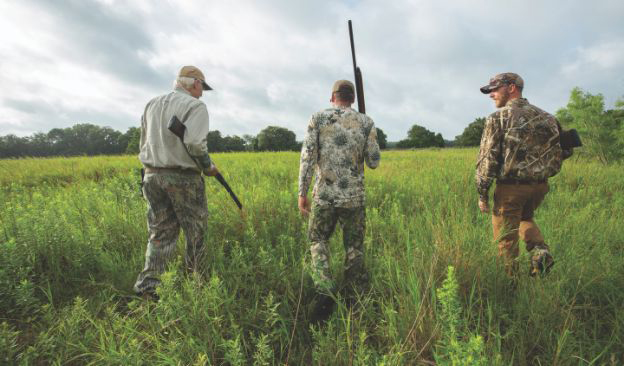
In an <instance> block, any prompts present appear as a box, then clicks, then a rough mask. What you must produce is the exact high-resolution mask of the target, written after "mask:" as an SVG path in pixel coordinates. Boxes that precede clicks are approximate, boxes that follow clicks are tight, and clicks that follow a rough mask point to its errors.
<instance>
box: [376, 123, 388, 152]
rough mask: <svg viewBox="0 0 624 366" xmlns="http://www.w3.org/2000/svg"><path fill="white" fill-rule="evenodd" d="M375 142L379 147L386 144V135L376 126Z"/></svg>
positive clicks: (384, 146)
mask: <svg viewBox="0 0 624 366" xmlns="http://www.w3.org/2000/svg"><path fill="white" fill-rule="evenodd" d="M377 143H378V144H379V148H380V149H385V148H386V147H387V146H388V136H386V134H385V133H384V132H383V130H382V129H381V128H379V127H377Z"/></svg>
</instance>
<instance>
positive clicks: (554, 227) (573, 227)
mask: <svg viewBox="0 0 624 366" xmlns="http://www.w3.org/2000/svg"><path fill="white" fill-rule="evenodd" d="M475 155H476V151H475V149H444V150H442V151H436V150H420V151H416V152H412V151H409V152H408V151H390V152H385V153H384V154H383V156H382V164H381V165H380V167H379V168H378V169H375V170H368V171H367V175H366V184H367V197H366V199H367V205H368V207H367V213H366V214H367V226H366V228H367V232H366V238H365V256H366V265H367V268H368V269H369V271H370V275H371V279H372V282H371V292H370V293H368V294H365V295H363V296H361V297H360V298H359V302H358V303H357V304H356V305H355V306H353V307H351V308H348V307H346V305H345V302H344V301H343V299H342V298H341V295H339V296H338V305H337V308H336V311H335V313H334V314H333V315H332V317H331V318H330V319H329V320H328V321H327V322H326V323H325V324H324V325H322V326H320V325H313V324H311V322H310V319H309V314H310V312H311V309H310V304H312V303H313V301H312V300H313V289H312V285H311V283H310V279H309V277H308V275H307V273H306V272H304V270H305V263H306V257H307V256H308V255H309V243H308V239H307V235H306V226H307V223H306V221H305V220H304V219H302V218H301V216H300V214H299V212H298V210H297V208H296V207H297V186H296V181H297V177H298V169H297V168H298V163H299V154H298V153H295V152H266V153H227V154H218V153H217V154H214V156H213V158H214V159H215V161H217V163H218V165H219V167H220V168H221V170H222V173H223V174H224V175H225V178H226V179H227V180H228V182H229V183H230V185H231V186H232V188H234V189H235V191H236V193H237V194H238V196H239V198H240V199H241V201H242V202H243V204H244V205H245V208H246V212H245V215H244V216H243V215H240V214H239V212H238V210H237V208H236V206H235V205H233V204H232V202H231V200H230V197H229V195H228V194H227V193H226V192H225V191H224V190H223V189H222V188H221V187H220V186H219V184H218V183H217V182H215V180H214V179H206V194H207V197H208V209H209V213H210V216H209V220H208V228H207V233H206V259H205V263H204V264H203V266H202V268H203V269H204V271H203V272H202V273H199V274H195V275H190V274H186V273H185V271H184V268H183V265H182V263H183V261H182V260H181V258H182V256H183V249H184V248H183V247H184V243H183V241H182V240H180V243H179V246H178V250H177V252H176V253H175V254H174V257H175V259H174V260H173V261H172V262H171V263H170V266H169V268H168V270H167V272H166V273H165V275H164V276H163V277H162V280H163V284H162V286H161V287H160V288H159V290H158V291H159V294H160V297H161V301H160V302H158V303H154V302H148V301H144V300H142V299H139V298H136V297H134V296H133V295H132V285H133V283H134V280H135V278H136V275H137V273H138V272H139V271H140V270H141V268H142V266H143V261H144V252H145V244H146V242H147V228H146V223H145V210H146V206H145V201H144V200H143V199H142V197H141V196H140V194H139V193H138V190H137V187H138V186H137V182H138V175H137V174H136V173H135V170H136V169H137V168H138V167H139V163H138V161H137V160H136V157H129V156H113V157H93V158H87V157H80V158H67V159H60V158H55V159H20V160H2V161H0V323H6V325H2V326H0V340H1V341H0V363H2V364H4V363H7V364H15V363H17V364H25V365H31V364H33V365H37V364H80V365H82V364H97V365H100V364H101V365H109V364H112V365H118V364H124V365H125V364H127V365H138V364H172V365H177V364H180V365H222V364H230V363H231V364H259V365H262V364H264V365H266V364H268V365H283V364H286V363H288V364H289V365H309V364H321V365H358V364H359V365H413V364H432V363H433V362H434V361H436V362H437V363H443V362H446V361H448V360H450V356H451V355H470V354H472V355H473V356H474V357H475V360H478V357H477V356H479V357H487V358H488V364H495V365H496V364H500V365H511V364H513V365H534V364H536V365H539V364H541V365H551V364H568V363H578V362H577V361H578V360H580V359H583V360H587V362H585V361H580V362H581V363H583V364H585V363H587V364H595V365H602V364H607V365H609V364H622V363H623V362H624V359H623V358H622V355H623V354H624V346H623V343H622V342H621V340H622V339H624V309H623V308H622V306H621V304H622V303H624V288H623V284H624V265H623V264H624V263H623V258H622V256H621V255H620V254H621V250H622V245H621V241H619V240H617V239H618V238H622V237H624V226H622V225H621V222H622V220H624V213H623V212H622V209H621V208H622V207H623V206H624V173H623V170H622V167H621V164H619V163H614V164H610V165H602V164H600V163H598V162H596V161H593V160H591V159H584V158H582V157H581V158H580V159H571V160H569V161H567V162H566V165H565V166H564V169H563V170H562V172H561V173H560V174H558V175H557V176H556V177H555V178H554V179H552V180H551V181H550V185H551V186H550V193H549V194H548V196H547V197H546V200H545V202H544V204H543V205H542V206H541V207H540V208H539V210H538V212H537V219H538V221H539V224H540V228H541V230H542V233H543V234H544V236H545V237H546V240H547V242H548V244H549V245H550V247H551V249H552V252H553V255H554V256H555V260H556V261H557V266H556V267H555V269H554V270H553V271H552V272H551V273H550V275H549V276H548V277H546V278H543V279H530V278H528V276H527V277H522V278H521V279H520V281H519V282H518V286H517V289H515V290H513V289H511V288H509V283H508V281H506V279H505V276H504V269H503V268H502V266H501V265H499V264H498V262H497V261H496V254H497V249H496V245H495V244H493V243H492V238H491V231H490V230H489V229H488V227H489V225H490V223H489V220H490V218H489V217H487V216H486V215H483V214H481V213H480V212H479V211H478V208H477V196H476V193H475V192H474V189H473V188H472V187H473V179H474V178H473V175H474V158H475ZM265 161H270V162H271V164H270V166H267V165H266V164H259V162H265ZM415 172H417V179H415V178H414V177H415ZM181 238H182V236H181ZM329 245H330V248H331V252H332V262H331V270H332V272H333V273H335V274H337V280H338V282H341V281H342V278H341V276H340V273H341V272H342V270H343V268H342V267H343V260H344V258H343V257H344V248H343V244H342V240H341V237H340V231H339V230H338V232H337V235H335V236H334V237H332V240H331V241H330V243H329ZM521 245H523V244H521ZM519 261H520V264H521V267H522V264H523V263H524V264H525V265H526V264H527V263H528V256H527V254H526V253H524V251H523V253H522V255H521V256H520V258H519ZM448 266H452V267H453V268H455V271H454V272H453V276H449V275H448ZM302 274H303V277H302ZM445 277H447V281H446V282H445V283H442V284H441V281H442V279H444V278H445ZM451 278H453V279H454V280H453V281H451V280H450V279H451ZM453 283H454V285H453ZM447 284H448V285H447ZM438 287H440V289H439V290H438V289H437V288H438ZM442 289H447V290H448V291H446V294H448V296H446V298H447V299H448V300H446V302H447V303H448V304H454V305H453V306H448V307H447V308H448V309H450V310H449V311H452V313H453V314H456V315H457V317H456V318H455V319H456V321H455V320H453V319H454V318H452V317H450V316H446V317H442V314H443V305H442V304H441V301H442V300H441V299H442V298H445V295H443V292H442V291H443V290H442ZM452 294H454V296H452ZM452 309H455V310H454V311H453V310H452ZM448 324H456V325H455V327H454V329H455V333H456V336H455V337H450V336H449V334H450V332H447V331H444V329H448V328H449V326H448ZM479 337H481V338H480V339H481V342H478V339H479ZM5 355H6V357H7V358H8V359H10V361H9V362H5V361H4V359H3V357H5ZM499 355H500V356H499ZM464 357H468V356H464ZM444 360H446V361H444Z"/></svg>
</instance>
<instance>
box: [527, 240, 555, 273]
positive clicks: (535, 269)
mask: <svg viewBox="0 0 624 366" xmlns="http://www.w3.org/2000/svg"><path fill="white" fill-rule="evenodd" d="M554 265H555V260H554V259H553V257H552V255H550V252H549V251H548V246H547V245H546V244H538V245H536V246H535V248H533V250H531V268H530V269H529V276H531V277H535V276H536V275H545V274H547V273H548V272H550V269H551V268H552V266H554Z"/></svg>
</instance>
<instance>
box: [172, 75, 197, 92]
mask: <svg viewBox="0 0 624 366" xmlns="http://www.w3.org/2000/svg"><path fill="white" fill-rule="evenodd" d="M194 82H195V79H194V78H190V77H188V76H178V77H177V78H176V79H175V80H174V81H173V87H174V88H178V87H179V88H184V89H190V88H192V87H193V83H194Z"/></svg>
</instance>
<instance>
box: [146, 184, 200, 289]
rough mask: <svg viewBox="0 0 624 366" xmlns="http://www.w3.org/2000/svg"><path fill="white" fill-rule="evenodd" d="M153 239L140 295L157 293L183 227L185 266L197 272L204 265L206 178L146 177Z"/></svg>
mask: <svg viewBox="0 0 624 366" xmlns="http://www.w3.org/2000/svg"><path fill="white" fill-rule="evenodd" d="M143 194H144V196H145V198H146V199H147V203H148V210H147V225H148V229H149V239H148V243H147V251H146V253H145V267H144V268H143V271H142V272H141V273H140V274H139V276H138V278H137V280H136V283H135V285H134V291H135V292H136V293H139V294H142V293H150V292H154V290H155V287H156V286H157V285H158V284H159V283H160V280H159V275H160V274H161V273H162V272H163V271H164V270H165V267H166V265H167V262H168V261H169V259H170V258H171V257H172V256H173V254H174V252H175V250H176V243H177V241H178V236H179V233H180V227H182V229H183V230H184V236H185V237H186V255H185V264H186V267H187V269H189V270H191V271H194V270H197V269H198V266H199V265H200V264H201V259H202V253H203V245H204V232H205V231H206V219H207V217H208V209H207V204H206V194H205V185H204V179H203V178H202V176H201V175H200V174H199V173H198V172H187V173H182V172H180V173H156V174H147V175H145V181H144V183H143Z"/></svg>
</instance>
